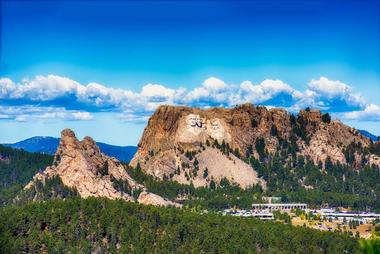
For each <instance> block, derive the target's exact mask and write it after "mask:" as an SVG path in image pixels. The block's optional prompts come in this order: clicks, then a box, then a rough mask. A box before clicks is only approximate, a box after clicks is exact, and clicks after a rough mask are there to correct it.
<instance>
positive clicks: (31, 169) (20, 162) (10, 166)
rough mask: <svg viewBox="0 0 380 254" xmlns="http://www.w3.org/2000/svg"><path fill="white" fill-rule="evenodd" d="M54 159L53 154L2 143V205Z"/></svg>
mask: <svg viewBox="0 0 380 254" xmlns="http://www.w3.org/2000/svg"><path fill="white" fill-rule="evenodd" d="M52 161H53V156H51V155H46V154H39V153H29V152H26V151H23V150H17V149H13V148H9V147H5V146H2V145H0V205H3V204H5V203H7V202H8V201H9V200H11V199H13V198H14V197H15V195H16V193H17V192H19V191H20V190H21V189H22V188H23V187H24V186H25V185H26V184H27V183H28V182H29V181H30V180H31V179H32V177H33V176H34V175H35V174H36V173H37V172H38V171H39V170H44V169H45V167H46V166H48V165H50V164H51V163H52Z"/></svg>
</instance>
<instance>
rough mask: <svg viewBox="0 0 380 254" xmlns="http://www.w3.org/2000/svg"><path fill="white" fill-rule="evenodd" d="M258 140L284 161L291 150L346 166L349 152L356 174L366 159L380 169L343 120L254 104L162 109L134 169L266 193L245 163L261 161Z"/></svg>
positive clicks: (366, 142) (150, 126)
mask: <svg viewBox="0 0 380 254" xmlns="http://www.w3.org/2000/svg"><path fill="white" fill-rule="evenodd" d="M258 141H263V142H264V146H265V151H266V153H267V154H275V153H276V152H282V153H284V151H285V153H284V154H285V155H284V156H290V154H289V155H288V154H287V150H286V149H288V148H287V147H289V146H293V147H295V150H296V151H294V152H293V153H296V154H297V156H299V155H302V156H304V158H307V159H309V160H312V161H313V162H314V163H315V164H318V163H322V164H323V167H324V163H325V161H326V159H327V158H330V159H331V161H332V162H334V163H336V162H339V163H341V164H346V163H347V158H348V157H347V153H348V152H347V151H351V150H352V149H354V152H353V153H354V155H355V156H356V157H355V161H357V162H356V163H357V164H358V165H357V168H358V169H359V168H360V165H359V164H360V163H361V161H363V160H366V161H368V163H373V164H376V165H380V160H379V157H378V156H375V155H371V154H368V153H366V154H360V152H359V151H357V150H355V148H356V147H358V146H359V147H361V148H368V147H369V146H370V145H371V141H370V140H369V139H368V138H366V137H364V136H363V135H361V134H360V133H359V132H358V131H357V130H355V129H353V128H351V127H349V126H346V125H344V124H343V123H341V122H340V121H339V120H333V121H331V120H330V117H329V116H328V115H327V114H325V115H323V114H322V113H321V112H320V111H318V110H309V109H308V110H301V111H300V112H299V114H298V115H297V116H294V115H292V114H290V113H289V112H287V111H286V110H284V109H277V108H273V109H267V108H265V107H255V106H253V105H252V104H243V105H240V106H236V107H234V108H230V109H226V108H209V109H198V108H189V107H182V106H178V107H176V106H161V107H159V108H158V109H157V111H156V112H155V113H154V114H153V115H152V117H151V118H150V119H149V122H148V125H147V127H146V128H145V130H144V133H143V136H142V138H141V140H140V142H139V145H138V151H137V153H136V154H135V156H134V158H133V159H132V161H131V163H130V165H131V166H132V167H135V166H137V164H139V165H140V166H141V168H142V169H143V170H144V171H145V172H146V173H148V174H151V175H154V176H156V177H159V178H170V179H172V180H175V181H178V182H180V183H190V182H192V183H193V184H194V186H208V185H209V184H210V182H211V180H214V181H216V182H219V181H221V179H223V178H227V179H228V180H229V181H231V182H235V183H237V184H239V185H240V186H242V187H248V186H250V185H253V184H260V185H262V186H263V187H264V188H265V181H264V180H263V179H260V178H258V177H257V173H256V172H255V170H252V167H251V166H250V165H249V164H247V163H246V162H247V158H248V157H247V156H254V157H255V158H259V151H257V149H256V144H257V142H258ZM351 148H352V149H351ZM363 158H364V159H363ZM361 164H362V163H361Z"/></svg>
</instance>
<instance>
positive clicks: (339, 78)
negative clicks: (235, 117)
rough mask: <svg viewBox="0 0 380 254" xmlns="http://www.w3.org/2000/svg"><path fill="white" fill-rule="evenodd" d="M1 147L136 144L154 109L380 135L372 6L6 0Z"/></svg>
mask: <svg viewBox="0 0 380 254" xmlns="http://www.w3.org/2000/svg"><path fill="white" fill-rule="evenodd" d="M1 5H2V6H1V7H2V8H1V11H2V13H1V18H2V19H1V62H0V78H2V79H1V81H0V128H1V133H0V142H14V141H17V140H20V139H23V138H27V137H30V136H34V135H52V136H58V135H59V132H60V129H62V128H64V127H71V128H73V129H74V130H75V131H76V132H77V133H78V136H80V137H82V136H84V135H91V136H93V137H94V138H95V139H97V140H99V141H103V142H108V143H112V144H119V145H130V144H136V143H137V142H138V140H139V138H140V135H141V133H142V131H143V128H144V127H145V124H146V119H147V118H148V117H149V116H150V115H151V114H152V112H153V111H154V109H155V108H156V107H157V106H158V105H160V104H165V103H168V104H181V105H190V106H201V107H207V106H219V105H222V106H227V107H230V106H233V105H235V104H237V103H243V102H247V101H248V102H253V103H255V104H262V105H267V106H278V107H286V108H287V109H289V110H291V111H293V112H297V110H298V109H299V108H302V107H306V106H312V107H316V108H320V109H322V110H324V111H329V112H331V113H332V114H334V116H335V117H337V118H339V119H341V120H342V121H343V122H345V123H348V124H350V125H352V126H354V127H357V128H364V129H367V130H369V131H371V132H373V133H374V134H376V135H380V2H379V1H344V3H343V2H342V1H300V0H292V1H274V0H273V1H272V0H269V1H181V2H176V1H159V2H154V1H147V2H144V1H142V2H141V1H114V2H112V1H111V2H110V1H107V2H106V1H83V2H76V1H68V2H64V1H51V2H49V1H30V2H26V1H9V0H8V1H3V2H1Z"/></svg>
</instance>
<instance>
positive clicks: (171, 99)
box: [0, 75, 380, 121]
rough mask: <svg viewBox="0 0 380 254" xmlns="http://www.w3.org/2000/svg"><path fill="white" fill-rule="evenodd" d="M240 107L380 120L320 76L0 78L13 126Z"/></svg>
mask: <svg viewBox="0 0 380 254" xmlns="http://www.w3.org/2000/svg"><path fill="white" fill-rule="evenodd" d="M245 102H250V103H254V104H260V105H264V106H276V107H284V108H287V109H289V110H291V111H294V112H296V111H298V110H300V109H302V108H305V107H312V108H319V109H322V110H329V111H330V112H336V113H339V114H340V115H341V116H342V117H344V118H345V119H368V118H370V117H371V118H372V119H374V120H380V119H379V117H378V115H376V114H378V113H377V112H378V106H376V105H374V104H368V103H367V102H366V101H365V99H364V98H363V97H362V96H361V95H360V94H359V93H355V92H354V90H353V88H352V87H350V86H349V85H347V84H345V83H343V82H341V81H334V80H329V79H327V78H325V77H321V78H319V79H312V80H311V81H310V82H309V83H308V84H307V88H306V89H305V90H304V91H299V90H297V89H295V88H293V87H292V86H291V85H289V84H287V83H285V82H283V81H282V80H275V79H265V80H263V81H262V82H260V83H253V82H252V81H249V80H246V81H243V82H241V83H240V84H230V83H226V82H224V81H223V80H221V79H218V78H216V77H210V78H208V79H206V80H205V81H204V82H203V83H202V84H201V85H200V86H197V87H195V88H193V89H190V90H187V89H186V88H183V87H178V88H169V87H166V86H164V85H162V84H154V83H149V84H146V85H144V86H142V88H141V90H140V91H139V92H134V91H131V90H128V89H120V88H112V87H108V86H106V85H103V84H99V83H95V82H91V83H88V84H86V85H85V84H81V83H79V82H77V81H75V80H72V79H69V78H67V77H61V76H57V75H47V76H36V77H35V78H33V79H24V80H22V81H21V82H19V83H16V82H14V81H12V80H11V79H9V78H1V79H0V105H1V106H0V119H13V120H18V121H27V120H30V119H64V120H72V121H79V120H91V119H92V117H93V113H96V112H114V113H115V115H116V116H117V118H119V119H121V120H124V121H145V120H146V119H147V118H148V117H149V116H150V115H151V114H152V112H153V111H154V110H155V109H156V108H157V107H158V106H160V105H163V104H170V105H188V106H197V107H210V106H225V107H232V106H235V105H237V104H241V103H245Z"/></svg>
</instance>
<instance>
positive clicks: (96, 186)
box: [25, 129, 175, 205]
mask: <svg viewBox="0 0 380 254" xmlns="http://www.w3.org/2000/svg"><path fill="white" fill-rule="evenodd" d="M54 176H59V177H60V178H61V180H62V183H63V184H64V185H66V186H68V187H70V188H74V189H75V190H76V191H77V192H78V193H79V195H80V196H81V197H83V198H86V197H107V198H110V199H117V198H119V199H124V200H127V201H134V200H135V199H137V201H138V202H140V203H144V204H154V205H175V204H174V203H172V202H170V201H168V200H165V199H163V198H162V197H160V196H158V195H155V194H153V193H149V192H148V191H147V190H146V188H145V187H144V186H142V185H141V184H138V183H137V182H136V181H135V180H134V179H132V177H131V176H130V175H129V174H128V173H127V171H126V169H125V168H124V166H123V165H122V164H121V163H120V162H119V161H118V160H117V159H115V158H111V157H108V156H106V155H105V154H103V153H101V151H100V150H99V147H98V146H97V145H96V143H95V141H94V140H93V139H92V138H90V137H85V138H84V139H83V140H82V141H78V139H77V138H76V137H75V134H74V132H73V131H72V130H70V129H65V130H63V131H62V132H61V140H60V143H59V146H58V148H57V151H56V153H55V156H54V162H53V165H52V166H49V167H47V168H46V169H45V170H44V171H43V172H40V173H37V174H36V175H35V176H34V178H33V180H32V181H31V182H30V183H29V184H28V185H27V186H26V187H25V188H26V189H29V188H31V187H33V185H34V184H35V182H36V181H37V180H39V181H41V182H44V180H45V179H46V178H52V177H54ZM115 183H123V185H124V186H127V187H124V188H123V189H120V188H118V187H117V186H118V185H117V184H115ZM137 194H139V195H138V196H137V197H136V195H137ZM134 196H135V197H134Z"/></svg>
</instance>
